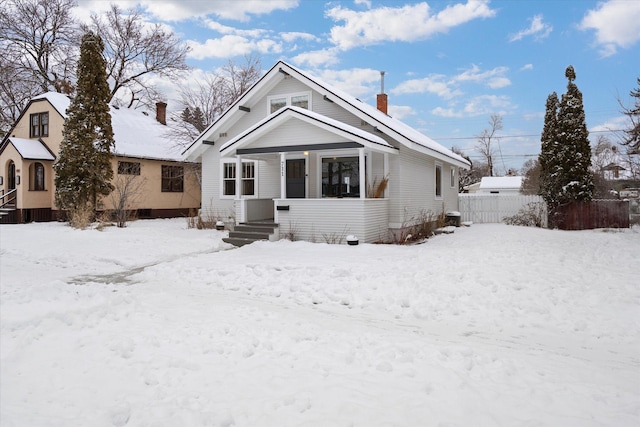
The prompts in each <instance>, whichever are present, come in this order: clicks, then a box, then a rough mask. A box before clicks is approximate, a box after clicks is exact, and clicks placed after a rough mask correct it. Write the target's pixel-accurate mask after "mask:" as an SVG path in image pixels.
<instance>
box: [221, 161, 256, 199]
mask: <svg viewBox="0 0 640 427" xmlns="http://www.w3.org/2000/svg"><path fill="white" fill-rule="evenodd" d="M240 182H241V191H242V195H244V196H254V195H255V192H256V164H255V162H252V161H247V162H242V176H241V177H240ZM222 195H223V196H235V195H236V163H235V162H223V163H222Z"/></svg>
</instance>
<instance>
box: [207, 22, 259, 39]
mask: <svg viewBox="0 0 640 427" xmlns="http://www.w3.org/2000/svg"><path fill="white" fill-rule="evenodd" d="M204 24H205V25H206V26H207V28H209V29H211V30H213V31H216V32H218V33H220V34H233V35H236V36H243V37H251V38H258V37H265V35H266V34H268V33H269V32H268V31H267V30H263V29H259V28H256V29H251V30H241V29H239V28H235V27H229V26H227V25H223V24H221V23H219V22H217V21H213V20H211V19H205V20H204Z"/></svg>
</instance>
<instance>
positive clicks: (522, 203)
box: [458, 194, 546, 227]
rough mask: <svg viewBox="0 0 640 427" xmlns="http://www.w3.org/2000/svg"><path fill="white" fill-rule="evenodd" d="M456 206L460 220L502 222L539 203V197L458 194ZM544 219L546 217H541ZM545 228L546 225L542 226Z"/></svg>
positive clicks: (540, 201) (540, 200)
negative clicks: (528, 206) (529, 205)
mask: <svg viewBox="0 0 640 427" xmlns="http://www.w3.org/2000/svg"><path fill="white" fill-rule="evenodd" d="M458 196H459V197H458V201H459V203H458V205H459V210H460V216H461V220H462V221H463V222H465V221H471V222H474V223H490V222H502V220H503V219H504V218H505V217H508V216H513V215H515V214H517V213H518V212H519V211H520V209H522V208H525V207H526V206H527V205H528V204H530V203H541V204H542V206H545V209H546V204H545V203H544V200H543V199H542V197H540V196H525V195H520V194H513V195H511V194H509V195H507V194H459V195H458ZM543 218H546V215H543ZM543 226H545V227H546V224H543Z"/></svg>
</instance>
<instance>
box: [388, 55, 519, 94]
mask: <svg viewBox="0 0 640 427" xmlns="http://www.w3.org/2000/svg"><path fill="white" fill-rule="evenodd" d="M508 71H509V68H507V67H496V68H493V69H491V70H486V71H482V70H480V67H478V66H477V65H475V64H473V65H472V66H471V68H469V69H468V70H464V71H463V72H461V73H460V74H457V75H454V76H451V77H447V76H445V75H443V74H433V75H430V76H428V77H425V78H421V79H410V80H406V81H404V82H402V83H400V84H399V85H398V86H396V87H395V88H393V89H392V90H391V93H393V94H395V95H401V94H415V93H432V94H434V95H437V96H439V97H440V98H442V99H445V100H451V99H454V98H458V97H460V96H462V94H463V91H462V89H460V86H461V85H462V84H465V83H476V84H482V85H485V86H488V87H489V88H491V89H500V88H503V87H505V86H509V85H510V84H511V80H509V79H508V78H507V77H506V76H505V74H506V73H507V72H508Z"/></svg>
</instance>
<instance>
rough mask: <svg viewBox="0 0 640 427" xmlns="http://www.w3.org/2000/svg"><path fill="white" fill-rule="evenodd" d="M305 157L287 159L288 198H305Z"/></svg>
mask: <svg viewBox="0 0 640 427" xmlns="http://www.w3.org/2000/svg"><path fill="white" fill-rule="evenodd" d="M305 176H306V168H305V159H291V160H287V199H304V198H305V195H306V194H305V187H306V185H305V183H306V182H305Z"/></svg>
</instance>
